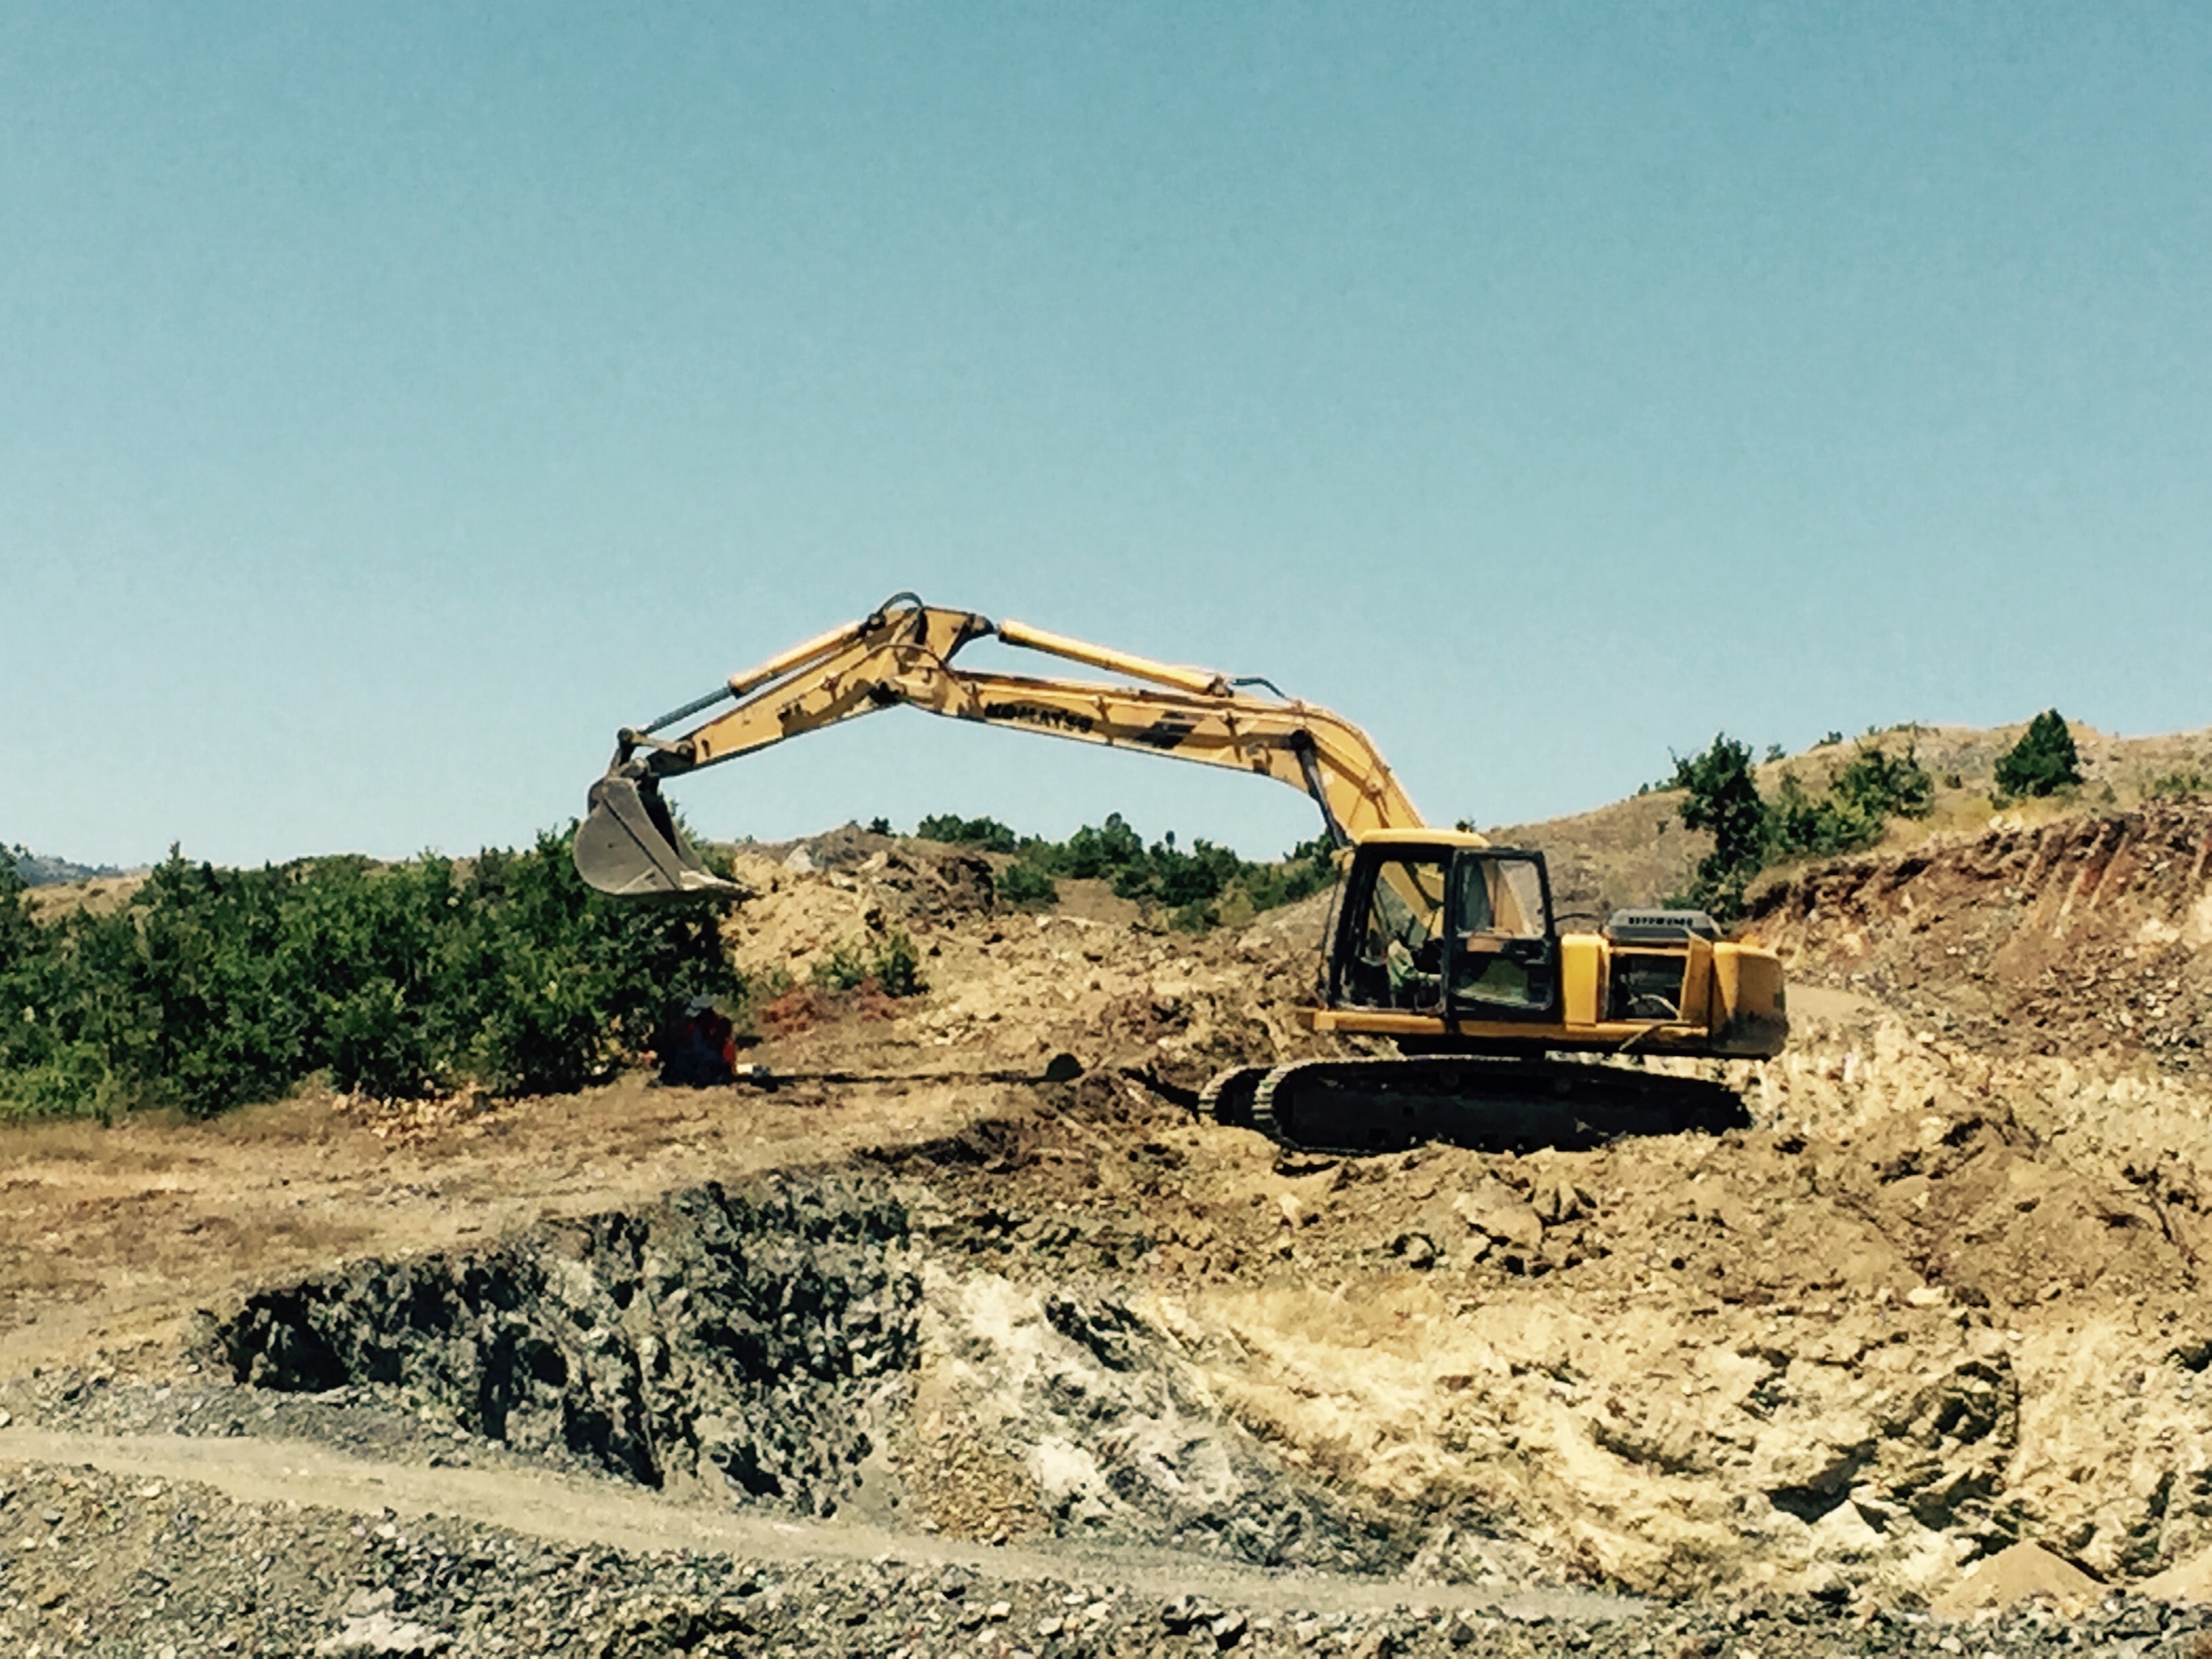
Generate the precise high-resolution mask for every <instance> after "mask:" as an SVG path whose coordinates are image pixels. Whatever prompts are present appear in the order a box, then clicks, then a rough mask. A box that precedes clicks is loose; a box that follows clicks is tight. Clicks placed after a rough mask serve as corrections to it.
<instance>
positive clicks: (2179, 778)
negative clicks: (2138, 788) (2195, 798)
mask: <svg viewBox="0 0 2212 1659" xmlns="http://www.w3.org/2000/svg"><path fill="white" fill-rule="evenodd" d="M2143 793H2145V794H2146V795H2203V794H2212V777H2208V776H2207V775H2205V774H2204V773H2203V772H2201V771H2199V770H2198V769H2197V768H2196V767H2193V766H2185V767H2182V768H2179V769H2177V770H2175V771H2172V772H2162V773H2160V775H2158V776H2156V777H2154V778H2153V779H2152V780H2151V781H2149V782H2148V784H2146V785H2144V786H2143Z"/></svg>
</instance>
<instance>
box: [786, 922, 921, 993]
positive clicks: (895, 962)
mask: <svg viewBox="0 0 2212 1659" xmlns="http://www.w3.org/2000/svg"><path fill="white" fill-rule="evenodd" d="M814 983H815V984H816V985H817V987H820V988H821V989H823V990H825V991H856V990H859V989H860V987H862V986H864V985H873V986H874V987H876V988H877V989H878V990H879V991H881V992H882V993H883V994H884V995H886V996H893V997H913V996H920V995H921V994H922V993H923V992H924V991H927V989H928V988H929V987H928V985H927V982H925V981H924V980H923V979H922V976H921V951H919V950H918V949H916V948H915V942H914V940H913V939H912V938H911V937H909V936H908V933H906V931H905V930H904V929H903V928H893V929H892V930H891V931H890V933H888V934H886V935H885V936H884V938H883V939H882V940H880V941H879V942H876V943H871V942H869V941H868V940H866V939H844V940H842V941H840V942H839V943H838V944H836V945H833V946H831V947H830V950H829V955H827V956H825V957H822V958H821V959H820V960H819V961H817V963H815V964H814Z"/></svg>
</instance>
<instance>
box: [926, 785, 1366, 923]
mask: <svg viewBox="0 0 2212 1659" xmlns="http://www.w3.org/2000/svg"><path fill="white" fill-rule="evenodd" d="M985 822H987V821H985ZM969 844H971V845H975V844H980V843H976V842H970V843H969ZM1061 880H1069V881H1097V880H1103V881H1106V882H1108V883H1109V884H1111V886H1112V887H1113V890H1114V891H1115V894H1116V895H1117V896H1120V897H1121V898H1125V899H1133V900H1135V901H1137V902H1139V903H1141V904H1146V905H1152V906H1157V907H1158V908H1161V909H1164V910H1165V911H1166V912H1167V913H1168V915H1169V919H1170V924H1171V925H1172V926H1174V927H1180V928H1183V929H1185V930H1187V931H1191V932H1201V931H1203V930H1204V929H1206V928H1208V927H1213V926H1215V925H1216V924H1217V923H1218V921H1219V920H1220V918H1221V916H1222V915H1223V913H1224V912H1225V911H1228V912H1230V913H1231V914H1232V915H1235V914H1241V915H1250V914H1252V913H1253V912H1255V911H1260V910H1268V909H1273V908H1274V907H1275V906H1277V905H1279V904H1289V903H1292V902H1296V901H1297V900H1299V899H1302V898H1304V897H1306V896H1308V895H1309V894H1311V893H1316V892H1319V891H1320V890H1322V889H1323V888H1325V887H1328V886H1329V885H1331V884H1334V881H1335V880H1336V862H1335V859H1334V856H1333V854H1332V849H1331V847H1330V844H1329V842H1328V841H1327V840H1326V839H1325V838H1324V839H1319V840H1315V841H1310V842H1300V843H1299V844H1298V845H1297V847H1294V848H1291V851H1290V852H1289V853H1288V854H1285V855H1284V857H1283V858H1282V859H1281V860H1277V861H1273V862H1267V863H1255V862H1253V861H1251V860H1247V859H1243V858H1241V857H1239V856H1238V855H1237V854H1236V853H1235V852H1233V851H1231V849H1230V848H1226V847H1217V846H1215V845H1214V844H1213V843H1212V842H1210V841H1206V840H1205V839H1203V838H1200V839H1198V840H1194V841H1193V842H1191V844H1190V846H1189V847H1188V848H1182V847H1178V846H1177V845H1176V836H1175V832H1174V831H1173V830H1169V831H1168V832H1167V833H1166V834H1164V835H1163V836H1161V837H1160V838H1159V840H1158V841H1156V842H1153V843H1152V845H1151V846H1149V847H1147V846H1146V844H1145V838H1144V837H1143V836H1140V835H1139V834H1138V833H1137V832H1136V830H1134V829H1132V828H1130V826H1129V823H1128V821H1127V819H1125V818H1124V817H1122V816H1121V814H1120V813H1119V812H1115V813H1110V814H1109V815H1108V817H1107V819H1106V822H1105V823H1103V824H1096V825H1093V824H1085V825H1084V826H1083V827H1082V828H1081V829H1078V830H1077V831H1076V832H1075V833H1074V834H1073V835H1072V836H1069V837H1068V838H1067V839H1066V841H1060V842H1054V841H1045V840H1042V839H1041V838H1039V837H1037V836H1024V837H1022V838H1021V839H1020V840H1019V842H1018V843H1017V846H1016V852H1015V860H1014V862H1013V863H1012V864H1011V865H1009V866H1007V867H1006V869H1005V870H1003V871H1002V872H1000V876H999V882H998V886H999V894H1000V897H1002V898H1004V899H1006V901H1007V902H1009V903H1012V904H1016V905H1019V906H1021V907H1023V908H1039V907H1042V906H1044V905H1048V904H1051V903H1054V902H1057V899H1058V896H1059V891H1058V888H1057V885H1056V883H1058V882H1059V881H1061ZM1240 901H1241V902H1240Z"/></svg>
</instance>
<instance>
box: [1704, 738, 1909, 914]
mask: <svg viewBox="0 0 2212 1659" xmlns="http://www.w3.org/2000/svg"><path fill="white" fill-rule="evenodd" d="M1671 787H1674V788H1676V789H1680V790H1681V791H1682V792H1683V794H1684V799H1683V801H1682V804H1681V806H1680V809H1679V810H1680V817H1681V820H1682V823H1683V825H1684V826H1685V827H1686V828H1687V829H1707V830H1711V832H1712V837H1713V850H1712V851H1711V852H1710V853H1708V854H1705V857H1704V858H1702V859H1700V860H1698V868H1697V872H1696V874H1695V876H1694V877H1693V878H1692V880H1691V883H1690V888H1689V890H1688V891H1687V892H1686V893H1685V894H1684V895H1683V898H1684V900H1685V901H1686V902H1689V903H1691V904H1694V905H1696V906H1697V907H1698V908H1700V909H1704V910H1709V911H1711V913H1712V914H1713V915H1716V916H1717V917H1719V918H1721V919H1722V920H1723V921H1727V920H1729V919H1730V918H1732V917H1734V916H1735V915H1738V914H1740V913H1741V910H1742V908H1743V895H1744V890H1745V889H1746V888H1747V887H1748V886H1749V885H1750V884H1751V882H1752V878H1753V877H1755V876H1757V875H1758V874H1759V872H1760V871H1761V870H1763V869H1765V867H1766V866H1767V865H1768V864H1770V863H1771V862H1772V861H1773V860H1777V859H1783V858H1796V857H1803V856H1807V855H1811V856H1813V857H1816V858H1821V857H1827V856H1831V855H1832V854H1837V853H1850V852H1856V851H1857V850H1858V849H1860V848H1866V847H1871V846H1873V845H1874V844H1875V842H1878V841H1880V840H1881V836H1882V832H1883V831H1884V830H1885V829H1887V828H1888V825H1889V821H1890V819H1892V818H1893V817H1908V818H1923V817H1927V816H1928V814H1929V812H1930V811H1932V810H1934V807H1935V802H1936V781H1935V780H1934V779H1933V778H1931V777H1930V776H1929V775H1928V769H1927V768H1925V767H1923V765H1921V763H1920V759H1919V757H1918V756H1917V755H1916V754H1915V753H1914V752H1913V751H1912V750H1911V749H1910V748H1908V749H1906V750H1905V752H1904V753H1903V754H1902V755H1892V754H1890V753H1888V752H1887V751H1886V750H1883V749H1881V747H1879V746H1878V745H1876V744H1873V743H1871V742H1862V743H1861V744H1859V746H1858V748H1857V750H1855V751H1854V752H1853V753H1852V755H1851V757H1850V759H1849V760H1847V761H1845V762H1844V763H1843V764H1842V765H1841V766H1839V767H1838V768H1837V769H1835V771H1834V773H1833V774H1832V775H1831V776H1830V778H1829V780H1828V783H1827V787H1826V789H1825V790H1824V791H1823V792H1822V793H1820V794H1818V795H1815V794H1814V793H1811V792H1810V791H1808V789H1807V788H1806V787H1805V786H1804V784H1803V783H1802V781H1799V779H1798V777H1797V775H1796V773H1795V772H1784V774H1783V775H1782V781H1781V784H1780V787H1779V789H1778V793H1777V795H1776V797H1775V799H1773V800H1771V801H1769V800H1766V799H1764V798H1763V797H1761V795H1760V794H1759V784H1758V781H1757V780H1756V778H1755V777H1754V776H1753V772H1752V764H1751V750H1750V748H1749V746H1748V745H1747V744H1741V743H1738V742H1737V741H1736V740H1735V738H1731V737H1729V735H1728V734H1727V733H1726V732H1722V733H1720V734H1719V735H1717V736H1716V737H1715V738H1713V741H1712V746H1711V748H1709V749H1707V750H1705V752H1704V753H1703V754H1701V755H1692V756H1691V757H1689V758H1688V759H1687V760H1684V759H1681V758H1680V757H1677V758H1676V760H1675V762H1674V778H1673V779H1672V781H1671Z"/></svg>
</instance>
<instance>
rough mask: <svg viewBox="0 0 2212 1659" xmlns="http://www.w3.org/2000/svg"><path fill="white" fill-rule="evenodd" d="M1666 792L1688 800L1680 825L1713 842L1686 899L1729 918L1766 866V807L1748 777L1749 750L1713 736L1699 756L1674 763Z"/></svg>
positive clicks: (1725, 737) (1724, 734) (1722, 734)
mask: <svg viewBox="0 0 2212 1659" xmlns="http://www.w3.org/2000/svg"><path fill="white" fill-rule="evenodd" d="M1672 787H1674V788H1676V789H1680V790H1683V791H1685V792H1686V794H1687V797H1688V798H1687V799H1686V800H1684V801H1683V803H1682V805H1681V809H1680V810H1681V817H1682V823H1683V825H1684V826H1685V827H1686V828H1687V829H1709V830H1711V832H1712V836H1713V850H1712V851H1711V852H1710V853H1708V854H1705V857H1703V858H1701V859H1699V860H1698V872H1697V876H1696V878H1694V879H1693V880H1692V883H1691V884H1690V890H1689V892H1688V894H1687V895H1686V897H1688V898H1689V900H1690V901H1691V902H1692V903H1694V904H1696V905H1697V906H1698V907H1699V908H1701V909H1705V910H1710V911H1711V912H1712V913H1713V915H1717V916H1732V915H1735V914H1736V913H1737V912H1738V911H1739V910H1741V908H1743V890H1744V889H1745V888H1746V887H1747V886H1748V885H1750V884H1751V878H1753V876H1755V875H1757V874H1758V873H1759V869H1760V867H1761V866H1763V865H1765V862H1766V844H1767V816H1766V803H1765V801H1763V800H1761V799H1759V785H1758V783H1757V782H1756V781H1754V780H1753V777H1752V775H1751V750H1750V748H1749V746H1748V745H1747V744H1741V743H1738V742H1737V741H1736V740H1735V738H1731V737H1729V735H1728V733H1727V732H1719V733H1717V734H1716V735H1715V737H1714V738H1713V742H1712V747H1711V748H1710V749H1708V750H1705V753H1704V754H1702V755H1692V756H1691V757H1689V758H1688V759H1687V760H1684V759H1681V758H1680V757H1677V758H1676V759H1675V762H1674V778H1673V780H1672Z"/></svg>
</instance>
